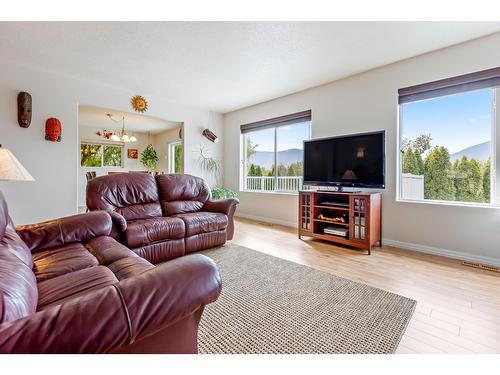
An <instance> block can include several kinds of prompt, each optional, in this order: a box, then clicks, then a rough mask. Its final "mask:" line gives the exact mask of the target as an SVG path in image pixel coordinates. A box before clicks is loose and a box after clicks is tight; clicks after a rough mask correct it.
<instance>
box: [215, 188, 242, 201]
mask: <svg viewBox="0 0 500 375" xmlns="http://www.w3.org/2000/svg"><path fill="white" fill-rule="evenodd" d="M237 197H238V194H237V193H236V192H234V191H232V190H229V189H226V188H225V187H222V186H214V187H213V188H212V199H228V198H237Z"/></svg>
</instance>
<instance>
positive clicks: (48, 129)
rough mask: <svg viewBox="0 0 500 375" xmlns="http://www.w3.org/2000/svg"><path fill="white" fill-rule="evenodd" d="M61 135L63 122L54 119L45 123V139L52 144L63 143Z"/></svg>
mask: <svg viewBox="0 0 500 375" xmlns="http://www.w3.org/2000/svg"><path fill="white" fill-rule="evenodd" d="M61 135H62V126H61V121H59V120H58V119H56V118H53V117H51V118H49V119H48V120H47V121H46V122H45V139H46V140H47V141H51V142H61Z"/></svg>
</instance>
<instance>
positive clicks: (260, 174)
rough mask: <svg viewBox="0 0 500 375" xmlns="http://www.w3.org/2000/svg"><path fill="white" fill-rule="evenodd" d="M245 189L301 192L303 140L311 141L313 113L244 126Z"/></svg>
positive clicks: (242, 127)
mask: <svg viewBox="0 0 500 375" xmlns="http://www.w3.org/2000/svg"><path fill="white" fill-rule="evenodd" d="M241 131H242V140H243V156H244V157H243V173H242V175H243V182H242V185H243V186H242V187H243V190H249V191H281V192H296V191H298V190H299V189H302V179H303V141H304V140H308V139H310V135H311V134H310V133H311V111H305V112H300V113H296V114H292V115H287V116H282V117H279V118H275V119H270V120H265V121H260V122H257V123H252V124H246V125H242V126H241Z"/></svg>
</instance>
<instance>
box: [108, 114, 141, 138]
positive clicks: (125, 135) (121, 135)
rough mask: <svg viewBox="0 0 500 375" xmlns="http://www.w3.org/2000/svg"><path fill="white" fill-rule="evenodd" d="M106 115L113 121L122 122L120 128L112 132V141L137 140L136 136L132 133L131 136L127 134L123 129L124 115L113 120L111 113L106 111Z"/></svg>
mask: <svg viewBox="0 0 500 375" xmlns="http://www.w3.org/2000/svg"><path fill="white" fill-rule="evenodd" d="M106 116H108V117H109V119H110V120H111V121H113V122H114V123H117V124H118V123H120V122H121V123H122V128H121V129H120V131H119V132H118V134H117V133H113V135H112V136H111V138H110V139H111V140H112V141H115V142H136V141H137V138H136V137H134V136H133V135H132V136H129V135H128V134H127V131H126V130H125V116H122V118H121V119H120V120H115V119H114V118H113V115H112V114H111V113H106Z"/></svg>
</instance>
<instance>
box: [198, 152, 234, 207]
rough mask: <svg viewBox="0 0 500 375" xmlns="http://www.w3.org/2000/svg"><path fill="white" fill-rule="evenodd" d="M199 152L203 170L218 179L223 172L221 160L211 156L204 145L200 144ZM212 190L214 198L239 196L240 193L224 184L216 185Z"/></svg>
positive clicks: (199, 161) (199, 162) (199, 160)
mask: <svg viewBox="0 0 500 375" xmlns="http://www.w3.org/2000/svg"><path fill="white" fill-rule="evenodd" d="M197 152H198V154H199V155H198V164H199V165H200V168H201V170H202V171H203V172H204V173H206V174H207V175H209V176H211V177H212V178H213V179H214V180H215V181H218V179H219V177H220V175H221V172H222V165H221V162H220V161H219V160H217V159H215V158H213V157H211V156H209V155H208V154H207V153H206V151H205V148H204V147H203V146H200V148H199V149H198V150H197ZM211 190H212V199H227V198H237V197H238V194H237V193H236V192H234V191H232V190H229V189H226V188H225V187H222V186H214V187H212V189H211Z"/></svg>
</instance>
